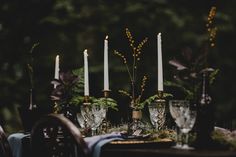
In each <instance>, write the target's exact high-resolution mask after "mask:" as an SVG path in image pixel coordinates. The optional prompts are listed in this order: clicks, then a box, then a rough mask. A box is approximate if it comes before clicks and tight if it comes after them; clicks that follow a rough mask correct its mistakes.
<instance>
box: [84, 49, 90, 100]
mask: <svg viewBox="0 0 236 157" xmlns="http://www.w3.org/2000/svg"><path fill="white" fill-rule="evenodd" d="M84 95H85V96H89V76H88V53H87V49H85V50H84Z"/></svg>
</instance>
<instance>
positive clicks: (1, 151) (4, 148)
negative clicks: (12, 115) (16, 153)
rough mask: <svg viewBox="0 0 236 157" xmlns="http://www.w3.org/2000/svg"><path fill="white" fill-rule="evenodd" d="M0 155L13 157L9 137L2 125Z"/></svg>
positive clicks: (0, 129) (0, 130)
mask: <svg viewBox="0 0 236 157" xmlns="http://www.w3.org/2000/svg"><path fill="white" fill-rule="evenodd" d="M0 156H1V157H2V156H3V157H12V152H11V148H10V145H9V143H8V141H7V137H6V135H5V133H4V131H3V129H2V127H1V126H0Z"/></svg>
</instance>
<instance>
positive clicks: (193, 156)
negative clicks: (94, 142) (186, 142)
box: [101, 142, 236, 157]
mask: <svg viewBox="0 0 236 157" xmlns="http://www.w3.org/2000/svg"><path fill="white" fill-rule="evenodd" d="M171 145H173V143H171V142H156V143H155V142H153V143H152V142H150V143H138V142H137V143H133V144H132V143H130V144H128V143H122V142H120V143H117V142H111V143H109V144H107V145H105V146H103V148H102V152H101V157H236V151H229V150H191V151H190V150H177V149H174V148H171Z"/></svg>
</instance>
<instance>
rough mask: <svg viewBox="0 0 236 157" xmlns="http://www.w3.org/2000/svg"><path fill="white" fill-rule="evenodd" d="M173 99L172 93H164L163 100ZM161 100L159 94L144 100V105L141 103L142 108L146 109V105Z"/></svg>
mask: <svg viewBox="0 0 236 157" xmlns="http://www.w3.org/2000/svg"><path fill="white" fill-rule="evenodd" d="M168 97H173V95H172V94H170V93H163V98H164V99H165V98H168ZM158 98H160V97H159V95H158V94H156V95H153V96H150V97H149V98H147V99H146V100H144V101H143V102H142V103H140V108H141V109H142V108H144V106H145V105H150V104H151V103H152V102H154V101H155V100H156V99H158Z"/></svg>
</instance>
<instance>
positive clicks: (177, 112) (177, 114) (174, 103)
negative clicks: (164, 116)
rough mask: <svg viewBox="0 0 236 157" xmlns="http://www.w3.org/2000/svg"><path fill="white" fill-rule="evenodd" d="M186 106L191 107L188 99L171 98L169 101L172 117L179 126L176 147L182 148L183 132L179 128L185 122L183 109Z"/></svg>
mask: <svg viewBox="0 0 236 157" xmlns="http://www.w3.org/2000/svg"><path fill="white" fill-rule="evenodd" d="M184 108H189V101H186V100H170V101H169V110H170V114H171V116H172V118H173V119H174V121H175V123H176V125H177V126H178V128H177V131H176V132H177V135H176V145H175V146H174V148H177V149H180V148H182V143H183V141H182V132H181V131H180V130H179V129H180V126H181V125H182V123H183V119H182V112H181V111H182V110H183V109H184Z"/></svg>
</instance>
